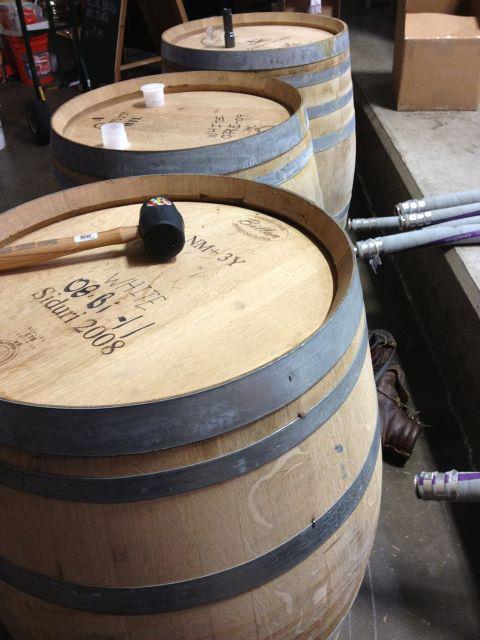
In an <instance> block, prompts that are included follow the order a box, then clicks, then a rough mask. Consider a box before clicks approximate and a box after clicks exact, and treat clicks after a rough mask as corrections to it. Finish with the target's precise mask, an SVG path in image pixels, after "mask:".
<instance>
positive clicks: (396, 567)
mask: <svg viewBox="0 0 480 640" xmlns="http://www.w3.org/2000/svg"><path fill="white" fill-rule="evenodd" d="M70 93H71V92H70ZM67 95H69V94H67V93H65V92H62V93H60V92H57V93H56V94H53V96H52V99H51V103H52V104H55V103H56V104H58V103H60V102H61V101H62V100H63V99H65V97H66V96H67ZM30 97H31V93H30V92H29V90H28V89H25V88H23V87H19V86H18V85H14V84H9V85H7V86H5V87H2V88H1V90H0V119H1V120H2V122H3V125H4V128H5V130H6V136H7V148H6V149H5V150H4V151H1V152H0V181H1V182H0V185H1V194H2V200H1V204H0V209H1V210H4V209H8V208H10V207H12V206H15V205H17V204H20V203H22V202H25V201H27V200H30V199H32V198H35V197H38V196H40V195H43V194H47V193H51V192H52V191H55V190H57V185H56V183H55V180H54V178H53V175H52V173H51V169H50V163H49V149H48V148H46V147H37V146H35V145H34V144H33V143H32V141H31V139H30V136H29V132H28V131H27V128H26V125H25V121H24V117H23V113H22V110H23V103H24V101H25V100H26V99H30ZM367 207H368V203H367V202H366V201H365V200H364V197H363V195H362V193H361V190H360V189H359V188H358V186H357V189H356V195H355V198H354V202H353V206H352V211H353V212H355V211H357V212H360V211H361V212H364V211H365V210H366V208H367ZM362 271H363V273H362V278H363V283H364V291H365V299H366V304H367V309H368V317H369V325H370V327H371V328H374V327H381V328H385V329H389V330H390V331H392V333H393V334H394V335H395V336H396V338H397V340H398V343H399V353H400V357H401V359H402V362H403V365H404V367H405V369H406V372H407V376H408V379H409V383H410V387H411V390H412V395H413V398H414V402H415V404H416V406H417V407H418V408H419V409H420V411H421V417H422V419H423V421H424V422H425V423H427V424H428V425H431V427H430V428H427V429H425V431H424V433H423V435H422V436H421V438H420V441H419V442H418V444H417V447H416V449H415V451H414V454H413V456H412V458H411V460H410V461H409V462H408V463H407V465H406V466H405V467H404V468H396V467H393V466H389V465H386V464H385V465H384V488H383V504H382V511H381V518H380V524H379V528H378V533H377V537H376V541H375V546H374V550H373V553H372V556H371V560H370V563H369V567H368V571H367V574H366V576H365V580H364V582H363V585H362V587H361V590H360V593H359V596H358V598H357V600H356V602H355V604H354V606H353V608H352V611H351V612H350V614H349V615H348V617H347V619H346V621H345V624H344V627H343V630H342V632H341V635H340V640H370V639H371V640H474V639H476V638H480V607H479V584H480V582H479V579H480V573H479V568H480V565H479V563H478V554H479V552H478V540H479V535H480V517H479V515H480V511H479V509H478V508H477V506H476V505H470V506H468V505H453V506H449V505H444V504H441V503H422V502H420V501H418V500H417V499H416V498H415V497H414V492H413V476H414V475H415V473H417V472H418V471H421V470H423V469H436V468H441V469H447V468H452V467H453V466H455V465H457V466H458V468H469V465H470V458H469V451H468V448H467V447H466V446H465V445H464V441H463V436H462V433H461V430H460V427H459V425H458V424H457V423H456V421H455V417H454V416H453V415H452V412H451V410H450V407H449V406H448V402H447V397H448V396H447V394H446V390H445V387H444V384H443V380H442V378H441V376H440V374H439V373H438V371H437V369H436V367H435V363H434V359H433V357H432V355H431V353H430V352H429V350H428V346H427V343H426V341H425V339H424V336H423V333H422V329H421V327H420V326H419V325H418V324H417V322H416V319H415V313H414V309H412V307H411V305H410V301H409V299H408V298H407V297H406V296H405V294H404V292H403V287H402V283H401V282H400V281H399V279H398V276H397V273H396V271H395V270H394V269H393V268H392V267H391V266H390V265H388V264H387V265H385V267H384V269H383V270H382V272H381V275H379V276H376V277H372V276H371V274H370V273H368V272H367V271H366V270H365V269H362ZM0 634H1V632H0ZM0 637H1V635H0ZM49 640H50V639H49ZM51 640H55V639H54V638H53V637H52V638H51ZM152 640H156V639H153V638H152ZM162 640H163V639H162ZM165 640H166V639H165ZM312 640H313V639H312Z"/></svg>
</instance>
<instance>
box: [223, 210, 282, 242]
mask: <svg viewBox="0 0 480 640" xmlns="http://www.w3.org/2000/svg"><path fill="white" fill-rule="evenodd" d="M232 224H233V227H234V229H236V231H240V233H244V234H245V235H247V236H250V237H251V238H258V239H259V240H268V241H270V240H280V239H284V238H286V237H287V236H288V229H287V227H285V226H284V225H283V224H280V222H277V221H276V220H272V219H271V218H267V217H264V216H260V215H252V216H242V217H241V218H236V219H235V220H234V221H233V223H232Z"/></svg>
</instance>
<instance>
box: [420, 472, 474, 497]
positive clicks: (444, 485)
mask: <svg viewBox="0 0 480 640" xmlns="http://www.w3.org/2000/svg"><path fill="white" fill-rule="evenodd" d="M415 493H416V495H417V498H419V499H420V500H446V501H448V502H478V501H480V473H478V472H477V471H455V469H452V471H445V472H442V471H422V473H419V474H418V475H416V476H415Z"/></svg>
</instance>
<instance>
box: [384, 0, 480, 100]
mask: <svg viewBox="0 0 480 640" xmlns="http://www.w3.org/2000/svg"><path fill="white" fill-rule="evenodd" d="M393 85H394V91H395V95H396V98H397V109H398V110H399V111H435V110H451V111H473V110H476V109H477V108H478V107H479V106H480V0H471V1H470V2H468V1H465V0H401V1H400V2H399V6H398V14H397V27H396V34H395V55H394V66H393Z"/></svg>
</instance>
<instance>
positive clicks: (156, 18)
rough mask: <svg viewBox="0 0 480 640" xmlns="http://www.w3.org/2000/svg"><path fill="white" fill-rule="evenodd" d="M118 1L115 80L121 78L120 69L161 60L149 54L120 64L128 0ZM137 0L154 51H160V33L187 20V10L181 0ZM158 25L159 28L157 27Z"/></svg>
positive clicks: (117, 80) (141, 65) (133, 67)
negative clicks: (118, 21) (118, 15)
mask: <svg viewBox="0 0 480 640" xmlns="http://www.w3.org/2000/svg"><path fill="white" fill-rule="evenodd" d="M120 2H121V4H120V24H119V28H118V38H117V48H116V53H115V71H114V78H115V82H119V81H120V80H121V79H122V71H126V70H127V69H135V68H137V67H143V66H146V65H149V64H154V63H155V62H161V60H162V58H161V56H149V57H148V58H144V59H142V60H136V61H135V62H129V63H127V64H122V57H123V47H124V40H125V25H126V20H127V5H128V0H120ZM137 2H138V4H139V7H140V9H141V11H142V13H143V17H144V18H145V22H146V24H147V28H148V30H149V32H150V36H151V37H152V40H153V43H154V45H155V49H156V51H160V48H161V35H162V32H163V31H164V30H165V29H168V28H170V27H173V26H175V25H177V24H180V23H181V22H187V21H188V17H187V12H186V11H185V6H184V4H183V1H182V0H165V1H164V2H162V3H159V2H156V0H137ZM159 27H161V28H160V29H159Z"/></svg>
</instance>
